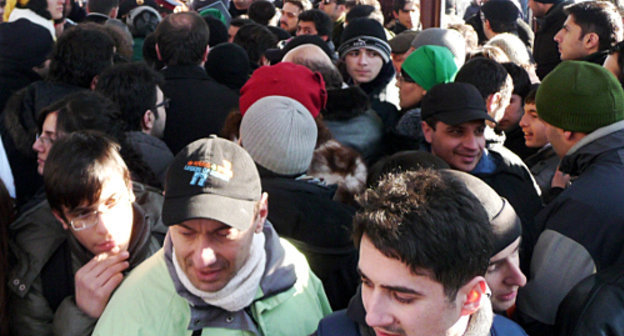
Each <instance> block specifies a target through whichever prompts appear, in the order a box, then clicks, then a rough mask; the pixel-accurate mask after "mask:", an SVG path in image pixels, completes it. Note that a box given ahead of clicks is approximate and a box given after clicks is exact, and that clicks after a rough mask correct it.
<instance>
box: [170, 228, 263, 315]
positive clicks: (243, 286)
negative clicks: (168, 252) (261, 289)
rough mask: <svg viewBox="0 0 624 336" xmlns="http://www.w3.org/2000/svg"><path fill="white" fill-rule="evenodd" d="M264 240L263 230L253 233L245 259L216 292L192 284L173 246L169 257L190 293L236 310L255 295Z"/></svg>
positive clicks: (214, 303) (220, 306)
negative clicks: (203, 289)
mask: <svg viewBox="0 0 624 336" xmlns="http://www.w3.org/2000/svg"><path fill="white" fill-rule="evenodd" d="M264 242H265V237H264V233H263V232H261V233H254V235H253V238H252V241H251V247H250V248H249V256H248V257H247V261H246V262H245V264H244V265H243V267H241V269H240V270H238V272H237V273H236V275H234V277H233V278H232V279H231V280H230V281H229V282H228V283H227V284H226V285H225V287H223V288H221V289H220V290H218V291H216V292H205V291H202V290H200V289H198V288H197V287H195V286H193V284H192V283H191V281H190V280H189V278H188V277H187V276H186V274H185V273H184V271H182V269H181V268H180V265H179V264H178V259H177V258H176V254H175V247H172V257H171V259H173V266H174V268H175V271H176V274H177V275H178V278H179V279H180V282H181V283H182V285H183V286H184V288H186V289H187V290H188V291H189V292H190V293H191V294H193V295H195V296H197V297H199V298H201V299H202V300H204V302H206V303H208V304H210V305H212V306H215V307H219V308H222V309H225V310H227V311H229V312H236V311H239V310H241V309H243V308H245V307H247V306H249V305H250V304H251V302H252V301H253V299H254V297H255V296H256V292H257V291H258V286H259V285H260V280H261V279H262V274H264V267H265V264H266V251H265V250H264Z"/></svg>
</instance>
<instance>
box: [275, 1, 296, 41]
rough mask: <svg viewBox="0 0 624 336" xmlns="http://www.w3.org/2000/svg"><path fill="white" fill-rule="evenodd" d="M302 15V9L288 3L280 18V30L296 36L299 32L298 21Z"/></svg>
mask: <svg viewBox="0 0 624 336" xmlns="http://www.w3.org/2000/svg"><path fill="white" fill-rule="evenodd" d="M299 14H301V9H299V7H297V6H296V5H294V4H292V3H290V2H287V3H285V4H284V6H282V16H281V17H280V20H279V24H280V28H282V29H284V30H285V31H287V32H289V33H291V34H294V33H295V32H296V31H297V20H298V18H299Z"/></svg>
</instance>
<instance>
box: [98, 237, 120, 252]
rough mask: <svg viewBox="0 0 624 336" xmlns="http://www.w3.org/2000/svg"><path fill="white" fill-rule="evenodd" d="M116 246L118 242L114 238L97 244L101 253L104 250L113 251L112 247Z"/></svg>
mask: <svg viewBox="0 0 624 336" xmlns="http://www.w3.org/2000/svg"><path fill="white" fill-rule="evenodd" d="M115 246H117V244H116V243H115V241H114V240H108V241H105V242H103V243H101V244H98V245H96V250H97V251H98V252H100V253H102V252H108V251H111V250H112V249H114V248H115Z"/></svg>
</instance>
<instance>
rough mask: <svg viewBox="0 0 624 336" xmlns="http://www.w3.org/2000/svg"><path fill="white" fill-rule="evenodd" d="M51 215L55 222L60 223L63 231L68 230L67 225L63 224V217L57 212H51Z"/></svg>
mask: <svg viewBox="0 0 624 336" xmlns="http://www.w3.org/2000/svg"><path fill="white" fill-rule="evenodd" d="M52 214H53V215H54V217H55V218H56V220H58V221H59V222H61V225H63V229H65V230H68V229H69V225H67V223H65V219H63V218H64V216H63V215H62V214H60V213H59V212H58V211H57V210H52Z"/></svg>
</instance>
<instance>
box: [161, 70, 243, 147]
mask: <svg viewBox="0 0 624 336" xmlns="http://www.w3.org/2000/svg"><path fill="white" fill-rule="evenodd" d="M161 72H162V74H163V76H164V77H165V85H164V86H163V88H162V90H163V93H164V94H165V97H168V98H170V99H171V104H170V106H169V109H168V110H167V124H166V125H165V134H164V137H163V140H164V141H165V143H166V144H167V146H169V149H171V151H172V152H173V154H174V155H175V154H176V153H178V152H179V151H180V149H182V148H184V146H186V145H188V144H189V143H191V142H193V141H195V140H197V139H200V138H204V137H207V136H209V135H211V134H219V133H220V131H221V128H222V127H223V123H224V121H225V118H226V116H227V115H228V113H229V112H230V111H231V110H232V109H234V108H236V107H237V106H238V97H237V96H236V94H235V93H234V92H232V90H230V89H229V88H228V87H226V86H223V85H221V84H219V83H217V82H216V81H214V80H213V79H212V78H210V77H209V76H208V75H207V74H206V71H205V70H204V68H203V67H200V66H198V65H176V66H167V67H165V68H164V69H163V70H161Z"/></svg>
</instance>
